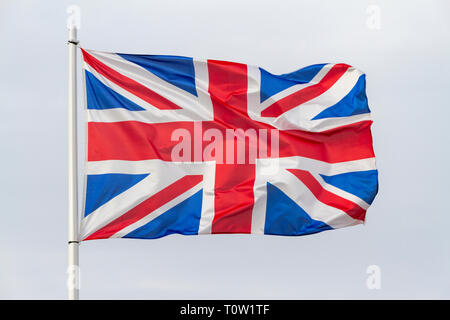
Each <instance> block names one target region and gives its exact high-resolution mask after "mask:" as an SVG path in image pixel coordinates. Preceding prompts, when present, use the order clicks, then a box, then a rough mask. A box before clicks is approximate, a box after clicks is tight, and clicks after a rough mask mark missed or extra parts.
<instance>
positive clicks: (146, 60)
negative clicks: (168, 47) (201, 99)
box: [118, 53, 197, 96]
mask: <svg viewBox="0 0 450 320" xmlns="http://www.w3.org/2000/svg"><path fill="white" fill-rule="evenodd" d="M118 55H119V56H121V57H122V58H124V59H126V60H128V61H130V62H133V63H135V64H137V65H140V66H141V67H143V68H144V69H146V70H148V71H150V72H151V73H153V74H154V75H156V76H157V77H159V78H161V79H163V80H165V81H167V82H169V83H171V84H173V85H174V86H177V87H179V88H180V89H183V90H185V91H187V92H190V93H192V94H193V95H194V96H197V89H196V88H195V69H194V61H193V59H192V58H188V57H178V56H160V55H158V56H157V55H140V54H122V53H118Z"/></svg>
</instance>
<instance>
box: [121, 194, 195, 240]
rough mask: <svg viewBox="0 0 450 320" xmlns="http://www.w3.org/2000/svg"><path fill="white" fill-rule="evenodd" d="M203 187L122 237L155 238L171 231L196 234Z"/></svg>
mask: <svg viewBox="0 0 450 320" xmlns="http://www.w3.org/2000/svg"><path fill="white" fill-rule="evenodd" d="M202 198H203V189H202V190H200V191H198V192H197V193H196V194H194V195H193V196H191V197H189V198H187V199H186V200H184V201H183V202H181V203H179V204H177V205H176V206H174V207H173V208H171V209H169V210H167V211H166V212H164V213H163V214H161V215H160V216H158V217H157V218H155V219H153V220H152V221H150V222H148V223H147V224H145V225H143V226H142V227H140V228H138V229H136V230H134V231H132V232H130V233H128V234H127V235H126V236H124V238H138V239H155V238H161V237H164V236H167V235H169V234H172V233H180V234H185V235H192V234H198V227H199V225H200V217H201V212H202Z"/></svg>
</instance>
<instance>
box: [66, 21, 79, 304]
mask: <svg viewBox="0 0 450 320" xmlns="http://www.w3.org/2000/svg"><path fill="white" fill-rule="evenodd" d="M68 44H69V114H68V118H69V119H68V120H69V122H68V130H69V131H68V136H69V261H68V262H69V266H68V269H67V273H68V279H67V287H68V290H69V296H68V297H69V300H78V298H79V262H78V246H79V240H78V179H77V178H78V161H77V154H78V153H77V146H78V144H77V44H78V41H77V28H76V27H75V26H71V27H70V28H69V41H68Z"/></svg>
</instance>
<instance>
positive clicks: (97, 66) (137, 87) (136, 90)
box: [81, 49, 181, 110]
mask: <svg viewBox="0 0 450 320" xmlns="http://www.w3.org/2000/svg"><path fill="white" fill-rule="evenodd" d="M81 51H82V52H83V58H84V61H86V63H88V64H89V65H90V66H91V67H92V68H93V69H94V70H95V71H97V72H98V73H100V74H101V75H102V76H104V77H105V78H107V79H109V80H110V81H112V82H114V83H115V84H117V85H118V86H120V87H121V88H123V89H125V90H127V91H129V92H131V93H132V94H134V95H135V96H137V97H139V98H141V99H142V100H144V101H146V102H148V103H150V104H151V105H152V106H155V107H156V108H158V109H161V110H174V109H181V108H180V107H179V106H177V105H176V104H174V103H173V102H171V101H170V100H167V99H166V98H164V97H162V96H160V95H159V94H157V93H156V92H154V91H152V90H150V89H149V88H147V87H146V86H143V85H142V84H140V83H139V82H136V81H134V80H133V79H130V78H128V77H126V76H124V75H123V74H120V73H119V72H117V71H115V70H114V69H112V68H110V67H108V66H107V65H106V64H104V63H103V62H101V61H100V60H98V59H96V58H94V57H93V56H92V55H90V54H89V53H87V52H86V51H85V50H83V49H81Z"/></svg>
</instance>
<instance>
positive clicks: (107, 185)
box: [84, 173, 148, 217]
mask: <svg viewBox="0 0 450 320" xmlns="http://www.w3.org/2000/svg"><path fill="white" fill-rule="evenodd" d="M147 176H148V174H120V173H108V174H90V175H88V176H87V181H86V206H85V210H84V216H85V217H86V216H87V215H88V214H90V213H92V212H93V211H95V210H96V209H97V208H99V207H100V206H102V205H103V204H105V203H106V202H108V201H109V200H111V199H112V198H114V197H116V196H118V195H119V194H121V193H122V192H124V191H125V190H127V189H129V188H131V187H132V186H134V185H135V184H137V183H138V182H139V181H141V180H142V179H144V178H145V177H147Z"/></svg>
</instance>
